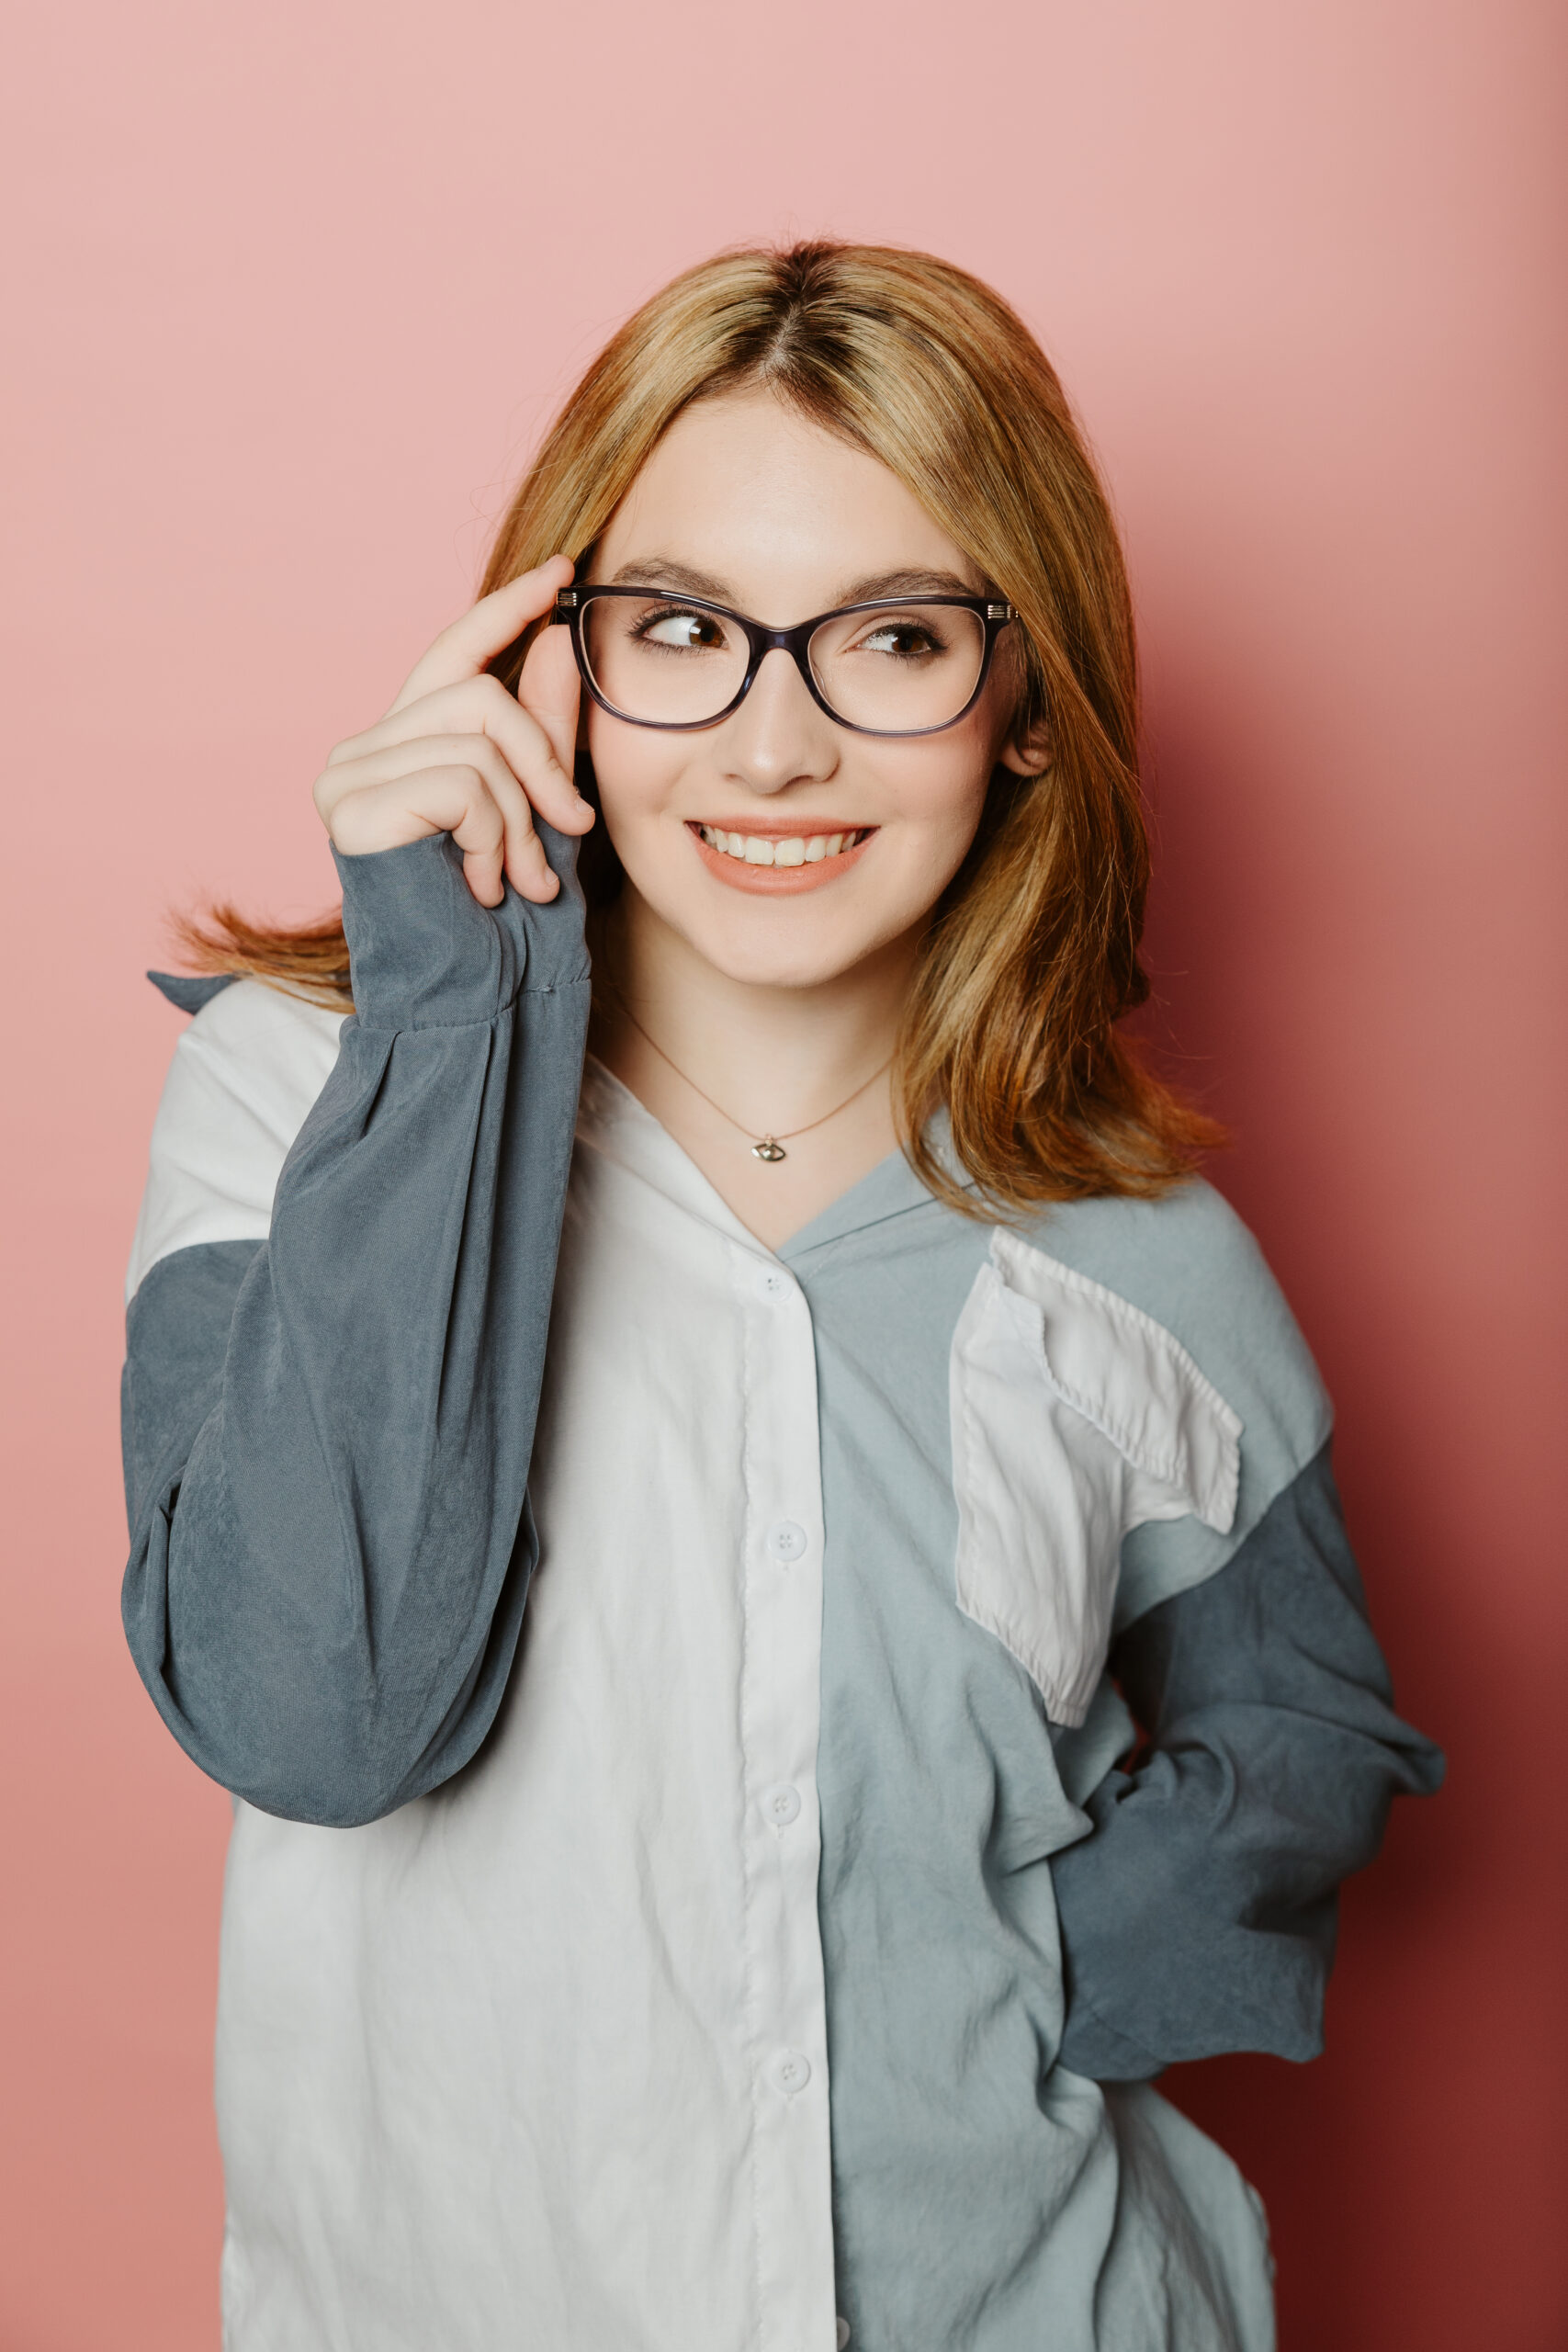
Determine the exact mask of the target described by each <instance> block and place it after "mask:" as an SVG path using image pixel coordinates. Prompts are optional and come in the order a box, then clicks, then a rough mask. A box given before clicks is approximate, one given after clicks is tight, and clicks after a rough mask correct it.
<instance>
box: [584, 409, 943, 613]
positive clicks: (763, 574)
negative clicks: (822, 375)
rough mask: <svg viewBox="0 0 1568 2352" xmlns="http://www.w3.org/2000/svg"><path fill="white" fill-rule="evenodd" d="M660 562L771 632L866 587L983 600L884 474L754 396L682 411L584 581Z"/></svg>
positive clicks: (873, 462)
mask: <svg viewBox="0 0 1568 2352" xmlns="http://www.w3.org/2000/svg"><path fill="white" fill-rule="evenodd" d="M661 556H662V557H666V558H668V559H669V560H671V562H675V563H679V564H681V565H682V567H684V568H686V569H688V570H690V571H701V572H704V573H705V574H706V575H707V576H708V577H710V578H711V579H713V580H714V581H715V582H724V583H725V585H726V587H727V589H728V593H729V595H730V597H731V598H732V599H733V601H734V602H736V603H737V604H739V605H744V606H746V607H747V608H748V609H750V610H751V611H753V612H757V613H760V614H761V615H763V616H765V617H767V618H769V619H772V620H775V621H778V622H780V623H783V622H784V621H785V620H786V619H787V618H789V617H790V608H794V610H795V613H796V616H799V615H804V614H805V613H808V612H818V611H822V610H824V609H826V607H827V606H829V605H831V604H833V603H835V602H836V601H837V600H838V598H839V596H840V592H841V591H842V590H844V589H845V588H846V587H847V586H848V585H849V584H851V583H853V582H857V581H861V580H863V579H865V578H867V577H868V576H870V575H872V574H874V573H881V572H886V571H904V570H910V571H920V570H923V571H951V572H954V573H956V574H958V576H959V577H960V578H962V579H964V581H966V582H970V583H971V584H973V585H974V586H975V587H976V588H981V587H983V586H984V582H983V581H982V579H981V576H980V574H979V571H977V569H976V566H975V565H974V564H973V563H972V562H971V561H970V560H969V559H968V558H967V557H966V556H965V555H964V553H963V551H962V549H961V548H957V547H956V546H954V544H953V540H952V539H951V538H950V537H948V535H947V533H946V532H945V531H944V530H943V529H942V526H941V525H940V523H938V522H937V521H936V520H935V518H934V517H933V516H932V515H929V514H928V513H927V511H926V509H925V508H924V507H923V506H922V505H921V504H920V503H919V499H917V498H916V497H915V495H914V493H913V492H912V491H910V490H908V489H907V488H906V487H905V485H904V483H903V482H901V481H899V479H898V477H897V474H896V473H894V472H893V471H892V469H891V468H889V467H887V466H885V465H884V464H883V463H882V462H881V460H880V458H874V457H871V456H870V455H869V454H868V453H867V452H866V451H865V450H863V449H857V448H855V447H853V445H852V443H850V442H847V441H843V440H840V438H839V437H838V435H835V434H832V433H829V432H827V431H826V430H825V429H824V428H823V427H822V426H821V425H819V424H814V423H813V422H812V421H811V420H810V419H809V418H808V417H805V416H803V415H802V414H801V413H800V412H799V411H798V410H796V409H795V408H792V407H791V406H790V405H789V404H788V403H787V402H786V401H782V400H780V399H779V398H778V397H777V396H776V395H775V394H773V393H772V392H769V391H765V390H759V391H748V392H735V393H729V394H726V395H725V396H724V397H722V398H720V399H716V400H711V401H698V402H696V403H695V404H694V406H693V407H691V408H688V409H685V410H683V411H682V413H681V415H680V416H678V417H677V418H676V420H675V422H674V424H672V425H671V427H670V429H669V431H668V432H667V433H666V434H665V435H664V436H663V438H662V439H661V440H660V442H659V444H658V446H657V447H655V449H654V451H653V454H652V455H651V457H650V458H649V459H648V461H647V463H646V464H645V466H644V467H643V469H642V471H641V473H640V474H639V475H638V476H637V480H636V481H635V482H634V483H633V484H632V487H631V489H630V491H629V492H627V494H626V497H625V498H624V499H623V500H622V502H621V504H620V506H619V507H618V508H617V509H616V512H615V515H614V516H613V517H612V519H611V522H610V525H609V527H608V529H607V530H606V531H605V533H604V538H603V539H602V540H601V542H600V549H599V560H598V561H597V563H596V564H595V566H594V570H595V573H596V575H597V576H599V577H600V578H604V579H609V578H612V577H613V576H614V575H615V572H616V571H619V570H620V569H621V568H622V567H624V566H625V565H627V564H641V563H643V562H646V561H648V560H649V559H657V558H659V557H661Z"/></svg>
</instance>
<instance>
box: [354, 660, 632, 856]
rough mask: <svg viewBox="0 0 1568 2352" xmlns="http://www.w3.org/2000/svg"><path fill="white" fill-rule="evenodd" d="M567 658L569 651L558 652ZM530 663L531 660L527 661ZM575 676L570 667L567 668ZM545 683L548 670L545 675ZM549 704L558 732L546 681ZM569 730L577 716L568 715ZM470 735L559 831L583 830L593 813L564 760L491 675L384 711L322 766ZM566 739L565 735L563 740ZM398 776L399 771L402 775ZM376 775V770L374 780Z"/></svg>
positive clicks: (555, 688) (559, 714)
mask: <svg viewBox="0 0 1568 2352" xmlns="http://www.w3.org/2000/svg"><path fill="white" fill-rule="evenodd" d="M566 634H567V632H566V631H565V630H564V629H548V630H546V631H545V632H544V635H545V636H546V637H547V638H552V639H553V638H565V636H566ZM565 650H566V654H567V658H568V660H569V661H570V656H571V648H570V645H568V646H567V647H566V649H565ZM530 658H532V657H530ZM571 666H572V675H573V677H574V678H575V676H576V664H575V662H573V663H572V665H571ZM545 674H546V676H547V678H548V674H549V673H548V672H546V673H545ZM550 690H551V693H552V695H553V696H554V700H555V705H556V708H555V712H554V716H553V723H554V725H555V726H556V728H557V729H558V730H560V731H562V732H564V731H565V726H566V712H565V709H564V707H562V706H563V702H564V700H565V697H564V696H563V695H562V693H561V690H560V687H559V684H558V682H552V683H551V689H550ZM571 725H572V729H573V731H575V727H576V714H575V710H573V712H572V719H571ZM457 734H472V735H473V736H475V737H476V738H479V739H482V738H486V737H488V738H489V740H490V741H491V742H493V743H495V744H497V745H498V746H499V748H500V749H501V751H502V752H503V754H504V755H505V757H506V759H507V761H508V763H510V765H511V767H512V769H513V773H514V774H515V775H516V776H517V777H518V779H519V781H520V782H521V784H522V786H523V788H524V790H525V792H526V793H527V795H528V797H529V798H530V799H531V800H532V801H533V802H534V804H535V806H536V808H537V809H538V811H539V814H540V815H541V816H542V817H543V818H545V819H546V820H547V822H548V823H550V824H552V825H555V826H556V827H558V830H559V831H562V832H565V833H584V832H586V831H588V828H589V826H590V825H591V824H592V821H593V811H592V809H591V808H590V807H589V805H588V803H587V801H586V800H584V799H582V798H581V796H580V795H579V793H578V790H577V786H576V785H575V784H574V783H573V782H572V777H571V767H570V757H569V760H568V762H567V763H566V764H564V765H563V763H562V762H561V761H560V759H559V758H558V754H557V751H556V747H555V740H552V737H551V735H550V733H549V732H547V729H546V728H545V726H544V725H543V723H542V721H541V720H540V719H539V718H536V717H535V716H534V714H533V713H532V712H531V711H527V710H525V709H524V708H523V707H522V706H521V705H520V704H519V703H518V702H517V700H516V699H515V697H514V696H513V695H509V694H508V693H507V691H506V688H505V687H504V686H503V685H502V684H501V682H500V680H499V679H497V678H485V677H480V678H470V679H468V680H467V681H466V682H465V683H464V684H461V685H456V686H443V687H440V688H438V689H437V690H436V691H435V692H434V694H428V695H422V696H421V698H420V700H419V701H418V702H416V703H411V704H409V705H408V706H407V707H405V708H404V709H402V710H395V711H390V712H389V713H388V715H387V717H386V718H382V719H378V721H377V723H376V725H375V726H374V727H369V728H367V729H366V730H365V732H364V733H363V734H362V735H351V736H349V737H347V738H346V740H345V741H343V742H341V743H339V744H338V745H336V746H335V748H334V749H333V752H332V753H331V754H330V756H329V758H328V761H327V768H328V771H329V773H330V771H331V770H332V769H333V768H334V767H340V766H344V765H353V766H355V767H356V768H357V767H358V766H360V764H361V763H364V762H367V761H375V760H378V759H379V758H380V756H381V754H382V753H383V752H385V751H386V750H387V749H388V748H389V746H391V745H397V744H408V743H415V742H423V741H434V740H437V739H439V738H441V737H443V736H448V735H457ZM569 741H570V738H569ZM401 772H402V771H400V773H401ZM381 773H383V771H381V770H379V769H378V770H377V771H376V775H377V776H379V775H380V774H381Z"/></svg>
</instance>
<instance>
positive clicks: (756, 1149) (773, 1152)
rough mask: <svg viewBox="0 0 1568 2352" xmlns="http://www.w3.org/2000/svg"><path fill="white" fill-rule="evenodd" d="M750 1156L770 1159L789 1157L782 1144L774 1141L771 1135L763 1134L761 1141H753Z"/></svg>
mask: <svg viewBox="0 0 1568 2352" xmlns="http://www.w3.org/2000/svg"><path fill="white" fill-rule="evenodd" d="M751 1157H752V1159H766V1160H770V1161H772V1160H775V1159H788V1158H789V1154H788V1152H787V1151H786V1150H785V1149H784V1146H783V1144H782V1143H779V1142H777V1141H775V1139H774V1138H773V1136H763V1137H762V1140H761V1143H754V1144H753V1145H752V1146H751Z"/></svg>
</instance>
